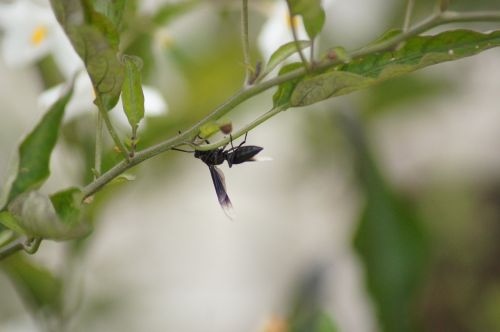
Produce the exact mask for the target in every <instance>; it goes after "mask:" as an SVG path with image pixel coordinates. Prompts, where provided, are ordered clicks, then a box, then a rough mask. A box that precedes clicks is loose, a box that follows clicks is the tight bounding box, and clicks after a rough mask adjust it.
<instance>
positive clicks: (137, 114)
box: [122, 55, 144, 136]
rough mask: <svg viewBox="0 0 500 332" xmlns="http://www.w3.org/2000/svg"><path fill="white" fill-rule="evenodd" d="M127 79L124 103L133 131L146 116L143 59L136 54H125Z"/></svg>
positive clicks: (123, 90)
mask: <svg viewBox="0 0 500 332" xmlns="http://www.w3.org/2000/svg"><path fill="white" fill-rule="evenodd" d="M122 61H123V64H124V67H125V80H124V82H123V86H122V103H123V109H124V110H125V114H126V115H127V119H128V122H129V123H130V126H131V127H132V132H133V133H134V136H135V132H136V131H137V127H138V125H139V122H140V121H141V120H142V118H144V93H143V92H142V79H141V68H142V61H141V59H140V58H138V57H135V56H129V55H124V56H123V57H122Z"/></svg>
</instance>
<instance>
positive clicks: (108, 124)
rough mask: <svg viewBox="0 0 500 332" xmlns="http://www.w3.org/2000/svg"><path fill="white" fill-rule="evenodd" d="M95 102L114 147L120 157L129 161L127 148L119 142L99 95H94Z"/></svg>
mask: <svg viewBox="0 0 500 332" xmlns="http://www.w3.org/2000/svg"><path fill="white" fill-rule="evenodd" d="M95 100H96V105H97V108H98V109H99V113H100V114H101V117H102V118H103V120H104V123H105V124H106V128H107V129H108V133H109V135H110V136H111V138H112V139H113V142H115V145H116V146H117V147H118V149H119V150H120V152H121V153H122V155H123V156H124V157H125V160H127V161H128V160H129V159H130V156H129V154H128V151H127V148H126V147H125V145H123V143H122V141H121V140H120V137H118V134H117V133H116V131H115V128H113V124H112V123H111V120H110V119H109V115H108V111H107V110H106V109H105V108H104V103H103V102H102V98H101V96H100V95H99V93H96V98H95Z"/></svg>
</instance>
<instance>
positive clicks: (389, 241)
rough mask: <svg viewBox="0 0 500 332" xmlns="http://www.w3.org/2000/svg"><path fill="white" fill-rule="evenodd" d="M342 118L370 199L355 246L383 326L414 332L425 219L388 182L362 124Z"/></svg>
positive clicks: (389, 331)
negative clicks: (419, 216)
mask: <svg viewBox="0 0 500 332" xmlns="http://www.w3.org/2000/svg"><path fill="white" fill-rule="evenodd" d="M342 120H343V123H342V124H343V130H344V132H345V135H346V136H347V138H348V141H349V143H350V148H351V150H352V152H353V156H354V166H355V168H356V170H357V175H358V178H359V184H360V189H361V190H362V193H363V194H364V196H365V200H366V203H365V207H364V209H363V212H362V214H361V217H360V220H359V224H358V229H357V231H356V233H355V238H354V247H355V249H356V251H357V252H358V254H359V256H360V258H361V261H362V263H363V265H364V267H365V280H366V283H367V286H368V290H369V292H370V294H371V295H372V296H373V300H374V303H375V306H376V309H377V314H378V318H379V320H380V324H381V326H382V329H381V330H382V331H387V332H405V331H414V329H413V328H414V327H415V326H414V323H415V321H414V318H415V316H414V315H413V313H414V306H415V305H416V300H417V298H416V294H417V290H418V288H419V286H420V285H421V283H422V278H423V273H424V268H425V262H426V259H427V253H428V246H427V241H426V238H425V233H424V230H423V227H422V222H421V221H420V220H419V219H418V216H417V213H416V210H415V209H413V208H412V207H411V206H410V205H409V204H406V202H404V201H403V200H402V198H401V197H400V196H398V195H397V194H396V193H395V192H394V191H393V190H392V189H391V188H390V186H389V184H388V183H387V182H386V181H385V179H384V177H383V175H382V174H381V172H380V171H379V169H378V165H377V163H376V162H375V159H374V156H373V154H372V152H371V150H370V147H369V145H368V140H367V138H366V137H365V136H364V133H363V130H362V128H361V126H360V124H359V123H358V122H357V121H356V120H355V119H353V118H351V117H349V116H347V115H344V116H343V117H342Z"/></svg>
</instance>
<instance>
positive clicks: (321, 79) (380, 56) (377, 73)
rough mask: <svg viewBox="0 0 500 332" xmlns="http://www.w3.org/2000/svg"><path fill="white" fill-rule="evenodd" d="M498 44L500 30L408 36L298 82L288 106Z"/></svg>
mask: <svg viewBox="0 0 500 332" xmlns="http://www.w3.org/2000/svg"><path fill="white" fill-rule="evenodd" d="M497 46H500V31H494V32H491V33H489V34H483V33H480V32H475V31H470V30H455V31H447V32H443V33H440V34H438V35H435V36H416V37H412V38H409V39H408V40H407V41H406V42H405V44H404V46H403V47H402V48H401V49H399V50H397V51H385V52H380V53H376V54H371V55H368V56H366V57H363V58H358V59H354V60H352V61H351V62H349V63H347V64H343V65H339V66H337V67H335V68H333V69H330V70H328V71H326V72H324V73H320V74H315V75H310V76H308V77H306V78H304V79H303V80H302V81H300V82H299V83H298V84H297V86H296V88H295V89H294V91H293V94H292V96H291V99H290V105H291V106H305V105H310V104H313V103H316V102H318V101H321V100H324V99H327V98H331V97H335V96H340V95H344V94H347V93H350V92H353V91H356V90H359V89H362V88H365V87H368V86H371V85H374V84H376V83H379V82H382V81H384V80H387V79H390V78H393V77H397V76H400V75H403V74H407V73H410V72H413V71H415V70H418V69H421V68H425V67H428V66H430V65H433V64H437V63H440V62H445V61H453V60H458V59H461V58H464V57H468V56H472V55H475V54H477V53H480V52H482V51H485V50H487V49H490V48H493V47H497Z"/></svg>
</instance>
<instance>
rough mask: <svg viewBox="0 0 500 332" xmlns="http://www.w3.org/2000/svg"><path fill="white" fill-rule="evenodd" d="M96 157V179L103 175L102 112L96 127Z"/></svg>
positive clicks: (98, 116)
mask: <svg viewBox="0 0 500 332" xmlns="http://www.w3.org/2000/svg"><path fill="white" fill-rule="evenodd" d="M95 127H96V128H95V130H96V132H95V155H94V169H95V174H94V179H95V178H98V177H99V176H100V175H101V172H102V169H101V164H102V145H103V144H102V116H101V112H97V121H96V126H95Z"/></svg>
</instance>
